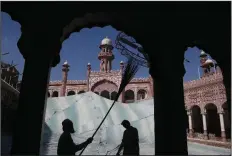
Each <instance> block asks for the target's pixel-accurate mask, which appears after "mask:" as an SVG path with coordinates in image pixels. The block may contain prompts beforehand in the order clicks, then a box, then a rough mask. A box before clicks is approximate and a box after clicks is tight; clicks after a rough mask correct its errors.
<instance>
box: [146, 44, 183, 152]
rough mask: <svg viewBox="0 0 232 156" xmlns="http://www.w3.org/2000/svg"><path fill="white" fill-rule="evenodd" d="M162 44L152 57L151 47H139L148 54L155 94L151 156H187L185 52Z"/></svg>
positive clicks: (176, 47)
mask: <svg viewBox="0 0 232 156" xmlns="http://www.w3.org/2000/svg"><path fill="white" fill-rule="evenodd" d="M153 42H154V41H153ZM144 43H145V42H144ZM163 43H164V45H162V42H160V41H159V47H158V48H157V51H156V52H155V53H154V52H153V49H154V47H152V43H149V42H148V43H145V44H146V45H143V46H144V51H149V53H148V55H149V61H150V62H149V64H150V70H149V73H150V74H151V76H152V78H153V84H154V89H153V90H155V92H154V114H155V115H154V120H155V155H188V148H187V133H186V127H187V125H186V124H187V121H186V120H187V118H186V116H187V114H186V110H185V103H184V90H183V76H184V74H185V69H184V65H183V62H184V52H185V48H184V45H183V47H182V46H180V47H178V46H177V45H178V43H177V44H175V45H174V44H172V45H169V43H167V42H165V41H164V42H163ZM148 47H150V48H148ZM146 48H148V49H146ZM177 54H179V55H177ZM154 82H155V83H154ZM170 139H171V140H172V141H170Z"/></svg>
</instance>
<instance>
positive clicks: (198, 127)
mask: <svg viewBox="0 0 232 156" xmlns="http://www.w3.org/2000/svg"><path fill="white" fill-rule="evenodd" d="M191 113H192V126H193V131H194V132H195V133H203V121H202V115H201V108H200V107H199V106H197V105H194V106H192V108H191Z"/></svg>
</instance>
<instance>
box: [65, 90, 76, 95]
mask: <svg viewBox="0 0 232 156" xmlns="http://www.w3.org/2000/svg"><path fill="white" fill-rule="evenodd" d="M75 94H76V93H75V92H74V91H73V90H70V91H69V92H68V94H67V96H71V95H75Z"/></svg>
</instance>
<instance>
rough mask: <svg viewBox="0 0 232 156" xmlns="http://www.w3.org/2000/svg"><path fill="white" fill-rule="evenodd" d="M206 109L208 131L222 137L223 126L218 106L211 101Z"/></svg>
mask: <svg viewBox="0 0 232 156" xmlns="http://www.w3.org/2000/svg"><path fill="white" fill-rule="evenodd" d="M205 110H206V123H207V131H208V133H209V134H210V133H211V134H215V136H216V137H220V136H221V128H220V119H219V115H218V112H217V106H216V105H215V104H212V103H210V104H207V105H206V106H205Z"/></svg>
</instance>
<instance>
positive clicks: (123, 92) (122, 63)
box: [119, 61, 125, 103]
mask: <svg viewBox="0 0 232 156" xmlns="http://www.w3.org/2000/svg"><path fill="white" fill-rule="evenodd" d="M123 69H124V62H123V61H121V62H120V72H121V74H123ZM124 95H125V89H124V90H123V91H122V93H121V95H120V96H119V99H121V102H122V103H124Z"/></svg>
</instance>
